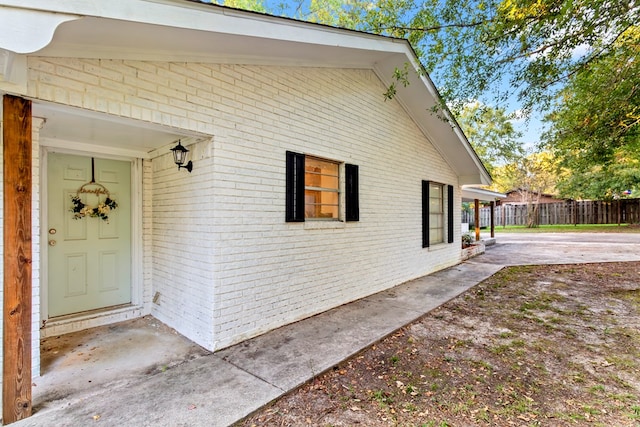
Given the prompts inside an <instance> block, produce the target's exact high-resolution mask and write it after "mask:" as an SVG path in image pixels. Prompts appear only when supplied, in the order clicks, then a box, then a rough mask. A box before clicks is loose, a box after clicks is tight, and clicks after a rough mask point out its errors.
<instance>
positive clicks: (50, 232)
mask: <svg viewBox="0 0 640 427" xmlns="http://www.w3.org/2000/svg"><path fill="white" fill-rule="evenodd" d="M57 232H58V230H56V229H55V228H50V229H49V234H56V233H57Z"/></svg>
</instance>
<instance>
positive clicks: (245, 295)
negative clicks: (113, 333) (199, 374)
mask: <svg viewBox="0 0 640 427" xmlns="http://www.w3.org/2000/svg"><path fill="white" fill-rule="evenodd" d="M384 90H385V88H384V86H383V85H382V84H381V82H380V81H379V80H378V78H377V77H376V76H375V74H374V73H373V72H372V71H369V70H354V69H324V68H295V67H276V66H242V65H217V64H185V63H168V62H167V63H163V62H140V61H121V60H90V59H86V60H85V59H62V58H60V59H58V58H36V57H32V58H29V86H28V95H29V96H31V97H33V98H37V99H43V100H47V101H52V102H57V103H62V104H69V105H73V106H76V107H82V108H85V109H89V110H94V111H99V112H104V113H108V114H111V115H115V116H122V117H128V118H133V119H138V120H142V121H146V122H151V123H156V124H159V125H165V126H172V127H175V128H180V129H185V130H188V131H195V132H200V133H202V134H207V135H210V138H204V139H201V140H198V142H196V140H183V144H184V145H185V146H187V147H188V148H189V149H190V150H191V154H192V159H193V161H194V171H193V173H191V174H189V173H187V172H185V171H177V168H176V166H175V164H173V161H172V159H171V156H170V154H168V147H167V149H165V150H164V151H162V150H158V155H157V156H156V157H154V158H153V159H152V160H151V161H150V162H149V161H145V162H144V174H143V180H144V182H143V189H144V195H143V216H144V219H143V229H144V237H143V246H144V249H145V258H144V259H145V265H147V262H148V263H149V264H148V267H147V270H146V271H145V274H144V277H145V283H148V281H150V282H151V283H152V285H151V286H152V289H151V291H147V292H145V299H146V298H149V299H151V298H152V297H153V295H155V294H156V292H157V293H158V295H159V297H158V299H157V302H156V303H154V304H152V314H154V315H155V316H156V317H157V318H158V319H160V320H161V321H163V322H165V323H167V324H168V325H169V326H172V327H174V328H176V329H177V330H178V331H179V332H181V333H182V334H184V335H185V336H187V337H189V338H190V339H192V340H194V341H195V342H197V343H199V344H201V345H203V346H204V347H206V348H208V349H211V350H215V349H219V348H223V347H226V346H229V345H231V344H234V343H237V342H239V341H242V340H244V339H246V338H249V337H252V336H255V335H258V334H260V333H263V332H265V331H267V330H269V329H272V328H275V327H278V326H281V325H284V324H286V323H290V322H293V321H296V320H299V319H302V318H305V317H308V316H311V315H313V314H316V313H319V312H322V311H325V310H327V309H329V308H332V307H335V306H337V305H340V304H343V303H346V302H349V301H352V300H355V299H358V298H361V297H364V296H366V295H369V294H372V293H375V292H378V291H380V290H383V289H386V288H389V287H392V286H394V285H397V284H399V283H402V282H404V281H407V280H410V279H413V278H416V277H419V276H422V275H425V274H428V273H430V272H433V271H436V270H438V269H441V268H444V267H447V266H450V265H453V264H455V263H457V262H458V261H459V260H460V244H459V242H460V236H459V227H454V230H456V233H458V234H457V235H456V238H455V239H454V242H455V243H453V244H443V245H437V246H435V247H431V248H429V249H423V248H422V247H421V203H422V201H421V180H432V181H437V182H441V183H444V184H452V185H454V186H455V187H456V190H455V197H454V200H453V201H452V202H453V203H454V204H455V205H456V206H457V205H459V204H460V192H459V187H458V185H457V184H458V182H457V177H456V176H455V174H454V173H453V171H452V170H451V169H450V167H449V166H448V165H447V164H446V162H445V161H444V160H443V159H442V158H441V157H440V155H439V154H438V153H437V151H436V150H435V149H434V147H433V146H432V144H431V143H430V142H429V141H428V140H427V139H426V138H425V136H424V135H423V134H422V133H421V132H420V131H419V129H418V128H417V127H416V125H415V124H414V123H413V121H412V120H411V119H410V118H409V116H408V115H407V114H406V112H405V111H404V110H403V108H402V107H401V106H400V105H399V104H398V102H396V101H386V102H385V101H384V100H383V95H382V94H383V92H384ZM424 114H428V112H426V111H425V112H424ZM286 150H291V151H296V152H300V153H306V154H309V155H314V156H319V157H324V158H328V159H332V160H336V161H339V162H348V163H352V164H356V165H359V167H360V221H359V222H353V223H352V222H349V223H344V222H313V221H307V222H305V223H286V222H285V221H284V206H285V152H286ZM343 201H344V200H343ZM341 209H342V212H343V214H344V203H343V204H342V208H341ZM459 211H460V210H459V209H454V212H455V216H454V221H455V222H456V223H459V222H460V213H459ZM145 289H147V288H146V287H145ZM145 302H147V303H150V302H149V301H145Z"/></svg>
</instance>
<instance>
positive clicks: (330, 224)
mask: <svg viewBox="0 0 640 427" xmlns="http://www.w3.org/2000/svg"><path fill="white" fill-rule="evenodd" d="M344 227H345V223H344V222H343V221H337V220H335V221H322V220H320V221H313V220H306V221H305V222H304V229H305V230H327V229H330V230H331V229H337V228H344Z"/></svg>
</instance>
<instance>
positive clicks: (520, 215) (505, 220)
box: [462, 199, 640, 227]
mask: <svg viewBox="0 0 640 427" xmlns="http://www.w3.org/2000/svg"><path fill="white" fill-rule="evenodd" d="M534 207H536V206H535V203H532V204H529V205H498V206H496V207H495V225H496V226H501V225H502V226H504V225H527V218H528V215H529V212H532V211H533V210H534ZM535 215H536V218H537V223H538V224H539V225H556V224H618V223H621V224H634V223H639V222H640V199H621V200H614V201H612V202H603V201H580V202H578V201H567V202H561V203H540V204H538V205H537V211H536V213H535ZM490 221H491V212H490V208H489V207H488V206H486V207H482V208H480V227H489V225H490ZM462 222H467V223H469V224H470V226H475V221H474V215H473V212H466V211H463V212H462Z"/></svg>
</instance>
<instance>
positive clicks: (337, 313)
mask: <svg viewBox="0 0 640 427" xmlns="http://www.w3.org/2000/svg"><path fill="white" fill-rule="evenodd" d="M514 236H517V237H514ZM524 236H525V235H504V236H500V235H498V243H497V244H496V245H494V246H491V247H489V248H487V253H486V254H484V255H481V256H479V257H476V258H473V259H471V260H469V261H467V262H464V263H462V264H459V265H457V266H455V267H452V268H449V269H446V270H444V271H440V272H437V273H434V274H431V275H429V276H425V277H422V278H420V279H417V280H414V281H411V282H408V283H405V284H403V285H400V286H397V287H395V288H393V289H390V290H388V291H385V292H381V293H378V294H376V295H373V296H370V297H368V298H365V299H362V300H359V301H356V302H354V303H351V304H346V305H344V306H341V307H339V308H336V309H333V310H330V311H328V312H326V313H323V314H321V315H318V316H315V317H312V318H309V319H306V320H304V321H301V322H297V323H295V324H292V325H289V326H285V327H283V328H280V329H277V330H275V331H272V332H269V333H267V334H265V335H262V336H260V337H257V338H254V339H251V340H248V341H246V342H244V343H241V344H239V345H237V346H234V347H231V348H228V349H226V350H222V351H219V352H216V353H214V354H209V355H205V356H202V357H199V358H196V359H194V360H191V361H187V362H185V363H182V364H180V365H178V366H175V367H172V368H171V369H168V370H166V371H164V372H161V373H157V374H154V375H148V376H145V377H136V378H134V379H126V378H125V379H122V380H120V381H116V382H113V383H110V384H109V386H108V387H105V388H102V389H100V390H94V391H92V392H90V393H83V394H80V395H72V396H69V397H68V398H65V399H62V400H60V401H59V402H53V403H52V404H50V405H48V406H47V407H46V408H43V409H42V410H40V411H39V412H37V413H35V414H34V415H33V416H32V417H31V418H29V419H26V420H23V421H20V422H18V423H15V424H13V425H15V426H16V427H24V426H53V425H55V426H87V425H96V426H227V425H230V424H233V423H234V422H236V421H238V420H240V419H242V418H243V417H245V416H246V415H248V414H250V413H252V412H253V411H255V410H257V409H258V408H260V407H262V406H263V405H265V404H267V403H269V402H270V401H271V400H273V399H275V398H277V397H279V396H281V395H283V394H284V393H286V392H287V391H290V390H292V389H293V388H295V387H297V386H298V385H300V384H303V383H304V382H306V381H308V380H309V379H311V378H313V377H314V376H315V375H317V374H319V373H321V372H322V371H324V370H326V369H329V368H331V367H332V366H335V365H337V364H339V363H340V362H342V361H343V360H345V359H346V358H348V357H350V356H352V355H354V354H356V353H358V352H359V351H361V350H363V349H365V348H366V347H368V346H369V345H371V344H373V343H375V342H377V341H379V340H380V339H382V338H384V337H385V336H387V335H389V334H391V333H392V332H394V331H395V330H397V329H398V328H400V327H402V326H404V325H406V324H408V323H410V322H412V321H413V320H416V319H418V318H419V317H421V316H422V315H424V314H425V313H427V312H429V311H430V310H432V309H434V308H435V307H437V306H439V305H441V304H443V303H445V302H446V301H448V300H450V299H452V298H454V297H456V296H457V295H459V294H461V293H462V292H464V291H466V290H467V289H468V288H470V287H472V286H474V285H476V284H477V283H479V282H481V281H482V280H484V279H486V278H487V277H489V276H491V275H493V274H494V273H496V272H497V271H498V270H500V269H501V268H503V266H504V265H506V264H511V265H513V264H535V263H542V262H552V261H553V262H554V263H559V262H569V263H573V262H600V261H623V260H624V261H627V260H640V234H638V235H632V234H625V235H609V236H614V237H613V238H611V239H609V238H608V237H607V238H602V237H597V235H596V236H595V237H594V236H593V235H588V236H587V235H585V234H580V235H579V236H577V237H576V238H575V239H574V238H571V239H568V240H567V239H566V238H556V237H539V236H542V235H540V234H538V235H536V237H533V236H531V235H526V237H524ZM636 236H637V237H636ZM587 242H591V243H589V244H586V243H587ZM593 248H596V249H593ZM577 260H579V261H577Z"/></svg>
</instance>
